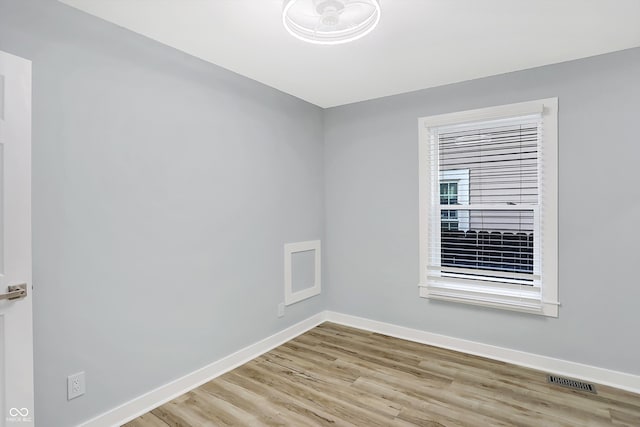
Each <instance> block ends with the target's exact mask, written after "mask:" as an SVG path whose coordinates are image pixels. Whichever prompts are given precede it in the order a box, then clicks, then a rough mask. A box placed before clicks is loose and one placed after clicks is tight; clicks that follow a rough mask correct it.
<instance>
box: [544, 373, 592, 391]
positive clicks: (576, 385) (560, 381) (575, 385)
mask: <svg viewBox="0 0 640 427" xmlns="http://www.w3.org/2000/svg"><path fill="white" fill-rule="evenodd" d="M547 380H548V381H549V382H550V383H551V384H557V385H559V386H562V387H567V388H572V389H574V390H580V391H588V392H589V393H594V394H596V387H595V386H594V385H593V384H589V383H583V382H582V381H576V380H572V379H569V378H563V377H558V376H556V375H547Z"/></svg>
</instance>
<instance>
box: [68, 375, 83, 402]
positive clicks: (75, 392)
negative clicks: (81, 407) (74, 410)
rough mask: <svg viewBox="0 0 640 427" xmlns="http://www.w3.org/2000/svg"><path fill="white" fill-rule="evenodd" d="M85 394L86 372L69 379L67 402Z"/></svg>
mask: <svg viewBox="0 0 640 427" xmlns="http://www.w3.org/2000/svg"><path fill="white" fill-rule="evenodd" d="M84 392H85V380H84V372H78V373H77V374H73V375H69V376H68V377H67V400H71V399H75V398H76V397H78V396H82V395H83V394H84Z"/></svg>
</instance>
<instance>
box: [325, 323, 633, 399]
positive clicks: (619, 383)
mask: <svg viewBox="0 0 640 427" xmlns="http://www.w3.org/2000/svg"><path fill="white" fill-rule="evenodd" d="M325 319H326V320H327V321H329V322H334V323H338V324H341V325H345V326H352V327H354V328H358V329H364V330H367V331H371V332H378V333H381V334H384V335H390V336H392V337H396V338H402V339H405V340H408V341H414V342H418V343H422V344H428V345H433V346H436V347H442V348H447V349H450V350H456V351H460V352H463V353H469V354H474V355H476V356H483V357H487V358H489V359H495V360H500V361H502V362H508V363H513V364H514V365H520V366H525V367H527V368H532V369H537V370H541V371H545V372H549V373H553V374H557V375H562V376H567V377H571V378H575V379H580V380H583V381H589V382H594V383H597V384H602V385H607V386H611V387H616V388H619V389H623V390H627V391H631V392H634V393H640V376H638V375H633V374H628V373H624V372H618V371H612V370H609V369H604V368H598V367H595V366H589V365H584V364H582V363H576V362H570V361H568V360H561V359H554V358H552V357H547V356H541V355H538V354H533V353H526V352H524V351H518V350H511V349H508V348H504V347H497V346H493V345H489V344H482V343H479V342H475V341H468V340H463V339H460V338H452V337H449V336H446V335H439V334H434V333H431V332H425V331H421V330H418V329H411V328H406V327H404V326H397V325H393V324H390V323H384V322H378V321H376V320H371V319H365V318H362V317H356V316H351V315H348V314H342V313H336V312H333V311H327V312H325Z"/></svg>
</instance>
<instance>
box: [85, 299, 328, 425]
mask: <svg viewBox="0 0 640 427" xmlns="http://www.w3.org/2000/svg"><path fill="white" fill-rule="evenodd" d="M324 321H325V312H321V313H318V314H316V315H314V316H311V317H309V318H308V319H306V320H303V321H302V322H300V323H296V324H295V325H293V326H290V327H288V328H287V329H285V330H283V331H280V332H278V333H276V334H274V335H271V336H270V337H267V338H265V339H263V340H261V341H258V342H257V343H255V344H251V345H250V346H248V347H245V348H243V349H242V350H239V351H237V352H235V353H233V354H231V355H229V356H226V357H224V358H222V359H220V360H218V361H216V362H213V363H211V364H210V365H207V366H205V367H203V368H200V369H198V370H197V371H194V372H192V373H190V374H187V375H185V376H184V377H182V378H178V379H177V380H174V381H172V382H170V383H168V384H165V385H162V386H160V387H158V388H156V389H155V390H152V391H150V392H148V393H145V394H143V395H142V396H139V397H136V398H135V399H133V400H131V401H129V402H126V403H124V404H123V405H120V406H118V407H116V408H114V409H111V410H109V411H107V412H105V413H103V414H101V415H98V416H97V417H95V418H92V419H90V420H89V421H85V422H84V423H82V424H80V426H81V427H113V426H121V425H122V424H124V423H127V422H129V421H131V420H133V419H134V418H137V417H139V416H140V415H142V414H144V413H146V412H149V411H150V410H152V409H153V408H156V407H158V406H160V405H162V404H164V403H166V402H168V401H170V400H173V399H175V398H176V397H178V396H180V395H181V394H184V393H186V392H188V391H189V390H193V389H194V388H196V387H199V386H201V385H202V384H204V383H206V382H208V381H211V380H212V379H214V378H216V377H218V376H220V375H222V374H224V373H226V372H229V371H230V370H232V369H234V368H236V367H238V366H240V365H243V364H245V363H247V362H248V361H250V360H251V359H254V358H256V357H258V356H260V355H261V354H263V353H266V352H267V351H269V350H271V349H273V348H275V347H278V346H279V345H281V344H284V343H285V342H287V341H289V340H292V339H293V338H295V337H297V336H298V335H300V334H303V333H305V332H306V331H308V330H309V329H312V328H314V327H316V326H317V325H319V324H321V323H322V322H324Z"/></svg>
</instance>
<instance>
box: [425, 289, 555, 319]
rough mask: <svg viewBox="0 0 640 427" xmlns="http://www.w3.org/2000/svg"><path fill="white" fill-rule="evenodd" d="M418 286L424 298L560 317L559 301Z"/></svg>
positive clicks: (473, 290)
mask: <svg viewBox="0 0 640 427" xmlns="http://www.w3.org/2000/svg"><path fill="white" fill-rule="evenodd" d="M418 286H419V287H420V296H421V297H422V298H428V299H433V300H440V301H451V302H458V303H463V304H470V305H477V306H483V307H491V308H498V309H502V310H510V311H517V312H520V313H529V314H537V315H540V316H548V317H558V306H559V303H557V302H550V301H542V300H540V299H539V298H535V297H533V296H526V297H514V296H511V295H504V294H499V293H496V292H483V291H482V290H479V289H477V288H476V289H473V288H468V289H460V288H455V287H448V286H432V285H427V284H420V285H418Z"/></svg>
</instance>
